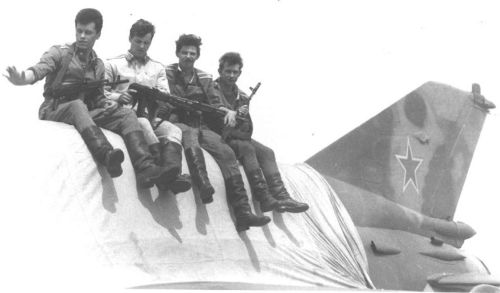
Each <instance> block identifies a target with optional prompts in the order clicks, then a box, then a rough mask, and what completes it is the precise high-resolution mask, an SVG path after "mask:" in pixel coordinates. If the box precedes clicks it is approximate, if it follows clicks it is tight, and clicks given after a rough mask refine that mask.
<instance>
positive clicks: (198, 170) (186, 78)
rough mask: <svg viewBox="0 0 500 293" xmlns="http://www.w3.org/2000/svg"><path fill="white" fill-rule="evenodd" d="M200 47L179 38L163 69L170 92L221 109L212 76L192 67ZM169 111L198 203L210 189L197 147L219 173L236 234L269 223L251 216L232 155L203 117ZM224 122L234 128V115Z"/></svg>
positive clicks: (198, 41)
mask: <svg viewBox="0 0 500 293" xmlns="http://www.w3.org/2000/svg"><path fill="white" fill-rule="evenodd" d="M200 46H201V38H199V37H198V36H195V35H181V36H180V37H179V39H178V40H177V41H176V51H175V53H176V55H177V58H178V59H179V63H175V64H170V65H168V66H167V68H166V72H167V78H168V83H169V86H170V92H171V93H172V94H174V95H177V96H181V97H183V98H187V99H191V100H197V101H200V102H203V103H208V104H211V105H212V106H215V107H222V104H221V101H220V98H219V96H218V95H217V94H216V92H215V91H214V88H213V80H212V76H211V75H209V74H207V73H205V72H203V71H201V70H198V69H197V68H195V67H194V63H195V62H196V60H198V58H199V56H200ZM223 109H225V108H223ZM170 110H171V111H170V113H171V114H170V119H171V121H175V122H177V124H176V125H177V126H179V127H180V128H181V129H182V142H183V146H184V151H185V155H186V159H187V161H188V166H189V169H190V172H191V176H192V178H193V181H194V182H195V183H196V184H197V185H198V186H199V188H200V193H201V198H202V201H203V202H204V203H209V202H211V201H212V200H213V198H212V194H213V193H214V189H213V187H212V185H211V184H210V181H209V180H208V174H207V170H206V166H205V159H204V157H203V152H202V149H201V148H200V145H201V147H203V148H204V149H205V150H207V151H208V152H209V153H210V154H212V156H214V158H215V160H216V161H217V163H218V164H219V167H220V169H221V171H222V175H223V176H224V180H225V184H226V190H227V197H228V200H229V203H230V204H231V206H232V207H233V210H234V215H235V218H236V230H237V231H238V232H240V231H244V230H247V229H248V228H249V227H250V226H263V225H265V224H267V223H269V222H270V221H271V219H270V218H269V217H267V216H256V215H254V214H253V213H252V211H251V209H250V205H249V202H248V196H247V193H246V191H245V187H244V184H243V178H242V177H241V173H240V170H239V166H238V162H237V161H236V157H235V155H234V152H233V151H232V150H231V148H230V147H229V146H228V145H227V144H225V143H223V142H221V138H220V136H219V135H218V134H216V133H215V132H213V131H211V130H209V129H208V128H207V126H206V122H205V118H206V117H204V116H203V115H202V114H201V113H196V112H188V111H185V110H183V109H181V108H172V109H170ZM225 110H226V111H227V110H228V109H225ZM224 121H225V122H226V123H228V124H230V125H234V124H235V122H236V121H235V115H234V113H233V112H230V113H229V114H228V115H226V117H224Z"/></svg>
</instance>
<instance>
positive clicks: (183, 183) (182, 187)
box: [170, 180, 191, 194]
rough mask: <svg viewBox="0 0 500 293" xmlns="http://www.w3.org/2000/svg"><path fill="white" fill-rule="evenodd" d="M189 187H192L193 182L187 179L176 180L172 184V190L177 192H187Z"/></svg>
mask: <svg viewBox="0 0 500 293" xmlns="http://www.w3.org/2000/svg"><path fill="white" fill-rule="evenodd" d="M189 189H191V182H189V181H187V180H174V182H172V184H171V186H170V190H171V191H172V192H173V193H175V194H177V193H181V192H186V191H188V190H189Z"/></svg>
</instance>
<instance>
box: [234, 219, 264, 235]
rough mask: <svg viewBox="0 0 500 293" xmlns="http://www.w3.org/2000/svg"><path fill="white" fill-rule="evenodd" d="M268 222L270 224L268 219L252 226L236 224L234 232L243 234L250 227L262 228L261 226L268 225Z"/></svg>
mask: <svg viewBox="0 0 500 293" xmlns="http://www.w3.org/2000/svg"><path fill="white" fill-rule="evenodd" d="M270 222H271V219H270V218H266V219H265V220H263V221H262V222H261V223H256V224H254V225H250V224H236V231H238V232H243V231H246V230H248V229H250V227H262V226H265V225H267V224H269V223H270Z"/></svg>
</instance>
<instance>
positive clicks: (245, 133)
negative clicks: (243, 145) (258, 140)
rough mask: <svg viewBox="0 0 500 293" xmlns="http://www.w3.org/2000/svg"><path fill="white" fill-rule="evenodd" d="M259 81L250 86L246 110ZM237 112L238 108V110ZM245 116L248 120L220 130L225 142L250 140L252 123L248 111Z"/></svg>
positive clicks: (258, 85)
mask: <svg viewBox="0 0 500 293" xmlns="http://www.w3.org/2000/svg"><path fill="white" fill-rule="evenodd" d="M260 84H261V83H260V82H258V83H257V85H256V86H255V87H250V91H251V93H250V95H249V96H248V107H249V109H248V111H250V101H251V100H252V98H253V96H254V95H255V94H256V93H257V91H258V90H259V87H260ZM238 113H240V112H239V110H238ZM245 116H247V117H248V121H247V122H245V123H237V124H236V126H233V127H231V126H226V127H224V129H223V130H222V134H221V139H222V140H223V141H225V142H227V141H228V140H230V139H241V140H250V139H251V138H252V132H253V123H252V119H251V118H250V112H248V113H247V114H246V115H245Z"/></svg>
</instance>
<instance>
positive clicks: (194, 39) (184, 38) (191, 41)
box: [175, 34, 201, 57]
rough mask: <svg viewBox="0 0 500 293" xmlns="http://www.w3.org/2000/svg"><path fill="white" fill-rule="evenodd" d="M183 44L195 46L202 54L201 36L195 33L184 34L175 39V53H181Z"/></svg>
mask: <svg viewBox="0 0 500 293" xmlns="http://www.w3.org/2000/svg"><path fill="white" fill-rule="evenodd" d="M183 46H195V47H196V51H198V57H199V56H200V46H201V38H200V37H198V36H197V35H193V34H189V35H186V34H182V35H181V36H180V37H179V39H178V40H177V41H175V53H176V54H177V53H179V52H180V51H181V48H182V47H183Z"/></svg>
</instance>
